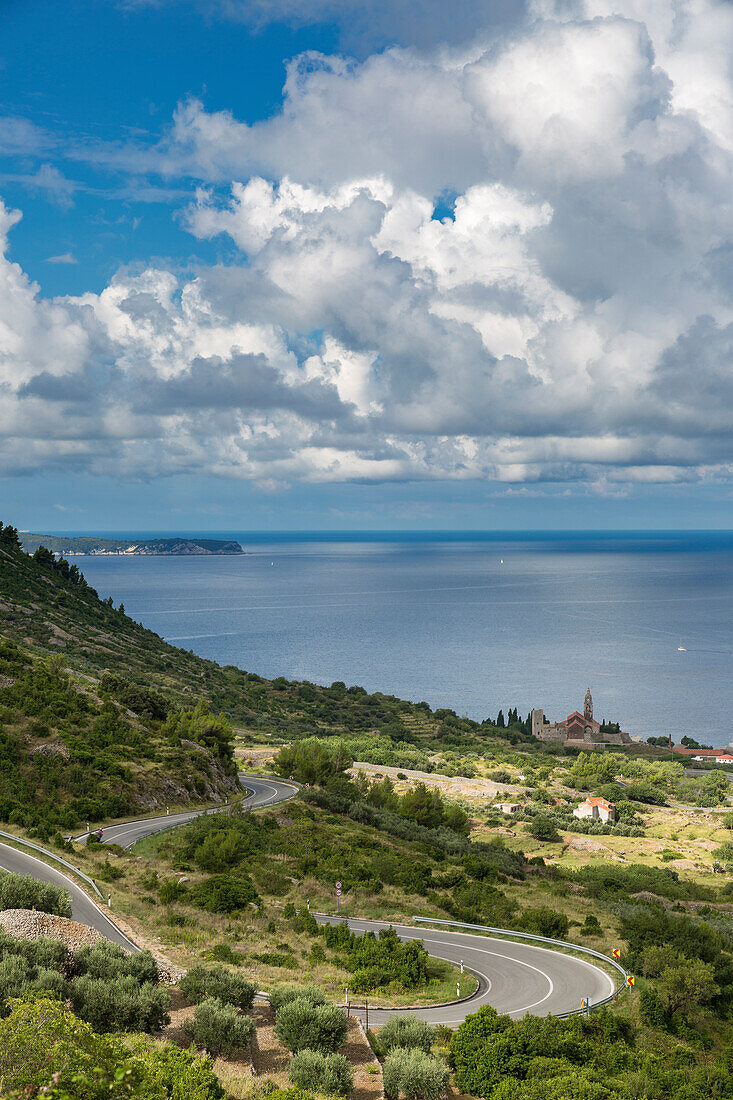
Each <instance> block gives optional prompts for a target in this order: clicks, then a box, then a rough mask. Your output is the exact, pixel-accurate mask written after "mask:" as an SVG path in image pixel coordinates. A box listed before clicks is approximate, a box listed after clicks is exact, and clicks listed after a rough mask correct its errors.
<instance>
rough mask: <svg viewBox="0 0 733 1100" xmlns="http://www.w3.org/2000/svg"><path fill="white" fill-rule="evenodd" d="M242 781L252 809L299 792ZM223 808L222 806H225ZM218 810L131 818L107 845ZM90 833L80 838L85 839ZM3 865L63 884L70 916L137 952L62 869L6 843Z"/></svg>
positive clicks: (109, 834)
mask: <svg viewBox="0 0 733 1100" xmlns="http://www.w3.org/2000/svg"><path fill="white" fill-rule="evenodd" d="M239 778H240V782H241V784H242V786H243V787H245V788H246V789H247V790H248V791H250V792H251V793H250V794H249V796H248V797H247V798H245V799H244V801H243V803H242V804H243V805H247V806H249V807H251V808H254V807H257V806H270V805H272V804H273V803H275V802H283V801H284V800H285V799H287V798H292V797H293V795H294V794H295V793H296V791H297V789H298V788H297V787H296V786H295V784H294V783H283V782H281V781H280V780H277V781H276V780H273V779H262V778H261V777H260V776H250V775H240V777H239ZM222 808H223V807H222ZM218 812H219V811H218V810H213V811H209V810H191V811H189V812H188V813H183V814H170V815H167V814H164V815H162V816H161V817H149V818H146V819H145V820H144V821H131V822H127V823H123V824H121V825H112V826H110V827H109V828H108V829H105V830H104V836H103V840H104V842H105V843H107V844H119V845H121V846H122V847H123V848H131V847H132V845H133V844H134V843H135V841H136V840H140V838H141V837H144V836H150V834H151V833H155V832H160V831H161V830H163V829H170V828H172V827H173V826H174V825H183V824H185V822H187V821H193V819H194V818H195V817H198V816H199V815H200V814H201V813H218ZM86 836H87V834H86V833H84V834H83V835H82V836H80V837H78V838H77V839H78V840H80V841H81V840H85V839H86ZM0 868H2V869H3V870H5V871H14V872H15V873H16V874H19V875H32V876H33V878H37V879H40V880H41V882H50V883H53V885H54V886H62V887H63V888H64V889H65V890H68V891H69V893H70V894H71V915H72V917H73V919H74V920H77V921H79V922H80V923H81V924H87V925H89V926H90V927H91V928H96V929H97V931H98V932H101V933H102V935H103V936H105V937H106V938H107V939H108V940H112V942H113V943H119V944H121V945H122V946H123V947H125V948H127V950H128V951H129V950H132V951H137V950H138V948H137V946H136V944H135V943H133V941H132V940H131V939H129V937H127V936H126V935H125V933H124V932H122V931H121V930H120V929H119V928H118V927H117V926H116V925H115V924H113V922H112V921H111V920H110V919H109V917H108V916H107V915H106V913H105V912H104V903H103V902H100V903H99V905H97V904H96V903H95V902H93V901H92V900H91V898H90V897H89V896H88V894H86V893H85V891H84V890H82V889H81V887H80V886H77V885H76V883H75V882H74V881H73V880H72V879H70V878H67V876H66V875H65V874H63V872H62V871H57V870H56V868H55V867H52V866H50V865H49V864H47V863H44V862H43V860H40V859H36V858H35V856H32V855H30V854H29V853H27V852H24V851H21V850H20V849H18V848H12V847H10V846H9V845H7V844H0ZM102 893H104V889H103V887H102Z"/></svg>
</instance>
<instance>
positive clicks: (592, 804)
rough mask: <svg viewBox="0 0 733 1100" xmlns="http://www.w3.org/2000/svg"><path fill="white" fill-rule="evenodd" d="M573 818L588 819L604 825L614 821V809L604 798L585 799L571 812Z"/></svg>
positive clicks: (611, 803)
mask: <svg viewBox="0 0 733 1100" xmlns="http://www.w3.org/2000/svg"><path fill="white" fill-rule="evenodd" d="M573 817H589V818H591V819H593V820H595V821H602V822H603V823H604V825H606V824H608V823H609V822H611V823H613V822H614V821H615V820H616V807H615V806H614V804H613V802H608V801H607V799H605V798H586V800H585V802H581V803H580V805H579V806H578V807H577V808H576V809H574V810H573Z"/></svg>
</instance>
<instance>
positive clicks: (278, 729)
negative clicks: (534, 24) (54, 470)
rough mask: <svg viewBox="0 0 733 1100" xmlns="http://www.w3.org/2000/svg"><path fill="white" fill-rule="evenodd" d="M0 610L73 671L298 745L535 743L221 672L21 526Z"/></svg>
mask: <svg viewBox="0 0 733 1100" xmlns="http://www.w3.org/2000/svg"><path fill="white" fill-rule="evenodd" d="M0 614H1V615H2V628H1V630H0V635H4V636H5V637H6V638H8V639H11V640H13V641H15V642H18V643H21V644H23V645H25V646H28V647H29V648H30V649H31V650H33V651H34V652H37V653H44V654H47V653H49V652H55V653H63V654H64V656H65V657H66V660H67V661H68V663H69V665H70V666H71V667H73V668H74V669H76V670H78V671H80V672H83V673H86V674H89V675H92V676H98V675H99V674H100V673H101V672H103V671H104V670H111V671H114V673H115V674H116V675H119V676H123V677H125V678H126V679H128V680H130V681H131V682H133V683H135V684H138V685H140V686H141V687H145V688H153V689H155V690H156V691H160V692H162V693H163V694H164V695H165V697H166V698H167V699H169V700H170V701H171V702H174V703H176V704H178V705H182V704H186V703H189V704H190V703H191V701H192V700H195V699H197V698H199V697H204V698H206V699H207V700H208V701H209V702H210V704H211V706H212V708H214V709H215V710H217V711H222V712H224V713H225V714H226V715H227V716H228V718H229V719H230V720H231V721H233V722H235V723H236V724H237V725H240V726H243V727H245V728H246V729H247V730H248V731H251V732H254V733H256V734H260V735H265V736H274V737H276V738H281V739H289V738H291V737H293V736H302V735H304V734H305V735H307V734H321V735H324V734H325V735H328V734H340V735H343V734H347V735H353V736H363V735H366V734H370V733H375V732H379V733H380V734H383V735H386V737H385V743H386V744H387V745H390V744H397V745H402V746H403V748H405V749H409V747H410V746H415V747H419V748H420V750H421V751H423V750H432V749H433V748H436V747H437V748H445V749H450V748H451V747H456V746H459V745H460V746H461V748H464V749H465V748H470V747H474V748H476V749H480V748H481V747H483V746H485V745H486V744H487V743H489V742H491V741H494V742H496V741H499V742H500V743H503V744H505V745H506V744H507V742H509V743H512V744H520V745H521V743H523V742H526V743H527V744H529V743H530V742H531V738H528V737H527V736H526V735H525V734H524V733H523V732H522V730H521V728H519V727H517V728H513V729H496V727H494V726H493V725H492V724H491V723H490V722H488V721H487V722H485V723H483V724H482V723H479V722H473V721H470V720H469V719H465V718H459V717H458V716H457V715H455V714H454V713H453V712H452V711H448V710H437V711H433V710H431V708H430V707H429V706H428V705H427V703H410V702H406V701H405V700H402V699H398V698H396V697H395V696H392V695H383V694H381V693H379V692H375V693H374V694H371V695H370V694H368V693H367V692H366V691H365V690H364V689H363V688H361V687H357V686H353V687H347V686H346V684H343V683H334V684H332V685H331V686H330V687H321V686H319V685H317V684H311V683H307V682H295V681H288V680H285V679H284V678H283V677H277V678H276V679H274V680H265V679H263V678H262V677H261V676H258V675H257V674H255V673H247V672H245V671H243V670H241V669H239V668H235V667H234V666H232V665H228V666H226V667H224V668H222V667H221V666H219V665H217V664H216V663H215V662H214V661H209V660H205V659H204V658H202V657H198V656H196V655H195V654H194V653H193V652H192V651H190V650H188V651H187V650H184V649H178V648H176V647H175V646H172V645H169V644H168V643H167V642H165V641H164V640H163V639H162V638H161V637H160V636H159V635H158V634H155V633H154V632H153V631H151V630H147V629H146V628H145V627H143V626H141V625H140V624H139V623H136V622H134V621H133V620H132V619H131V618H129V616H127V615H126V614H125V613H124V611H123V610H122V609H115V608H114V607H113V606H112V601H111V599H110V600H106V601H103V600H100V599H99V597H98V595H97V593H96V592H95V591H94V589H92V588H91V587H89V586H88V585H87V584H86V582H85V581H84V579H83V576H82V574H81V573H80V571H79V569H78V568H77V566H76V565H69V564H68V562H66V561H64V560H63V559H62V560H61V561H55V560H54V559H53V557H52V555H50V554H44V553H43V551H37V552H36V554H35V555H34V556H33V557H31V556H29V555H28V554H27V553H24V551H23V550H22V548H21V546H20V544H19V537H18V535H17V532H16V530H15V528H13V527H7V526H6V527H5V528H3V529H2V534H0ZM383 762H384V763H392V760H384V761H383ZM414 766H418V765H417V764H416V763H415V764H414Z"/></svg>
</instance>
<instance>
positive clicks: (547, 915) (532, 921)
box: [521, 905, 570, 939]
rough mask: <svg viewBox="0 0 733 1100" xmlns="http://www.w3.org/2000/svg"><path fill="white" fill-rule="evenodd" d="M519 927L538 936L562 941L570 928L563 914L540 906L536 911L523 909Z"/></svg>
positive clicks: (545, 906)
mask: <svg viewBox="0 0 733 1100" xmlns="http://www.w3.org/2000/svg"><path fill="white" fill-rule="evenodd" d="M521 926H522V928H524V929H526V930H527V931H528V932H536V933H537V935H539V936H550V937H551V938H554V939H564V937H565V936H567V934H568V928H569V927H570V925H569V923H568V918H567V917H566V916H565V914H564V913H558V912H557V910H555V909H550V908H549V906H547V905H540V906H538V907H537V908H536V909H525V910H524V912H523V913H522V917H521Z"/></svg>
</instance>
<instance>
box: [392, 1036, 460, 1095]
mask: <svg viewBox="0 0 733 1100" xmlns="http://www.w3.org/2000/svg"><path fill="white" fill-rule="evenodd" d="M449 1072H450V1071H449V1070H448V1067H447V1065H446V1064H445V1062H443V1061H441V1060H440V1059H438V1058H433V1057H431V1056H430V1055H429V1054H426V1053H425V1051H424V1050H418V1049H414V1050H405V1049H403V1048H399V1047H398V1048H397V1049H396V1050H393V1051H392V1053H391V1054H388V1055H387V1057H386V1059H385V1062H384V1095H385V1096H386V1097H387V1100H397V1098H398V1097H399V1096H403V1097H404V1098H405V1100H440V1097H442V1096H444V1095H445V1090H446V1085H447V1083H448V1077H449Z"/></svg>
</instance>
